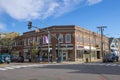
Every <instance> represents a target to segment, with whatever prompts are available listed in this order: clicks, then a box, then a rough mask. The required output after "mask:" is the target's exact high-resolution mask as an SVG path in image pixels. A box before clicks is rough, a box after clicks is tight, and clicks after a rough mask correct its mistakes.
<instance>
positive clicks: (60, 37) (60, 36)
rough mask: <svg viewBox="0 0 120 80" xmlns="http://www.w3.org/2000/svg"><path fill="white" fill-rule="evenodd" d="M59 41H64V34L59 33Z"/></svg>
mask: <svg viewBox="0 0 120 80" xmlns="http://www.w3.org/2000/svg"><path fill="white" fill-rule="evenodd" d="M58 41H59V43H63V34H59V36H58Z"/></svg>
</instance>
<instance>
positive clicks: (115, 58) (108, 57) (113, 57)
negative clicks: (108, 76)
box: [103, 53, 119, 62]
mask: <svg viewBox="0 0 120 80" xmlns="http://www.w3.org/2000/svg"><path fill="white" fill-rule="evenodd" d="M115 61H116V62H118V61H119V56H118V55H116V54H115V53H108V54H106V55H105V56H104V57H103V62H115Z"/></svg>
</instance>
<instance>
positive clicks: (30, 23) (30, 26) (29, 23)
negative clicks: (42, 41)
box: [28, 21, 60, 62]
mask: <svg viewBox="0 0 120 80" xmlns="http://www.w3.org/2000/svg"><path fill="white" fill-rule="evenodd" d="M32 27H33V28H37V29H38V30H40V28H39V27H36V26H33V25H32V22H31V21H29V22H28V29H31V28H32ZM41 31H44V32H47V33H48V62H49V52H50V44H49V38H50V36H51V37H54V38H55V39H56V40H57V42H58V46H57V47H58V54H60V48H59V47H60V45H59V39H58V38H57V37H55V36H54V35H52V34H51V33H50V31H49V30H41Z"/></svg>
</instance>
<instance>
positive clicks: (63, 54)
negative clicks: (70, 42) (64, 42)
mask: <svg viewBox="0 0 120 80" xmlns="http://www.w3.org/2000/svg"><path fill="white" fill-rule="evenodd" d="M62 60H63V61H67V52H63V53H62Z"/></svg>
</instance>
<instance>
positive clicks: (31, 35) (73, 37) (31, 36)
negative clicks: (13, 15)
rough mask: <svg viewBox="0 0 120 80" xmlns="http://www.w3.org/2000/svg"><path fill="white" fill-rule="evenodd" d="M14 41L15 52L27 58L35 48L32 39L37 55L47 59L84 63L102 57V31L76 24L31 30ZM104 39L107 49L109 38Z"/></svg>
mask: <svg viewBox="0 0 120 80" xmlns="http://www.w3.org/2000/svg"><path fill="white" fill-rule="evenodd" d="M47 39H48V40H47ZM15 40H16V42H15V44H14V45H13V52H15V51H16V52H17V53H19V55H23V56H24V58H25V59H27V58H28V56H29V55H30V51H31V50H32V49H33V45H32V44H31V41H34V42H36V46H37V48H38V49H39V53H38V54H39V55H41V56H42V57H43V58H44V61H48V59H52V61H56V60H57V59H58V58H59V57H60V60H61V61H81V62H85V61H86V59H88V60H89V61H94V60H99V59H101V57H102V55H101V36H100V34H97V33H95V32H92V31H89V30H86V29H84V28H81V27H79V26H75V25H66V26H63V25H62V26H51V27H47V28H43V29H40V30H39V31H38V30H37V31H36V30H34V31H29V32H25V33H23V35H21V36H20V37H18V38H16V39H15ZM103 42H104V45H103V47H104V48H103V49H104V52H107V51H108V50H109V48H108V42H109V41H108V38H107V37H106V36H103Z"/></svg>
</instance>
